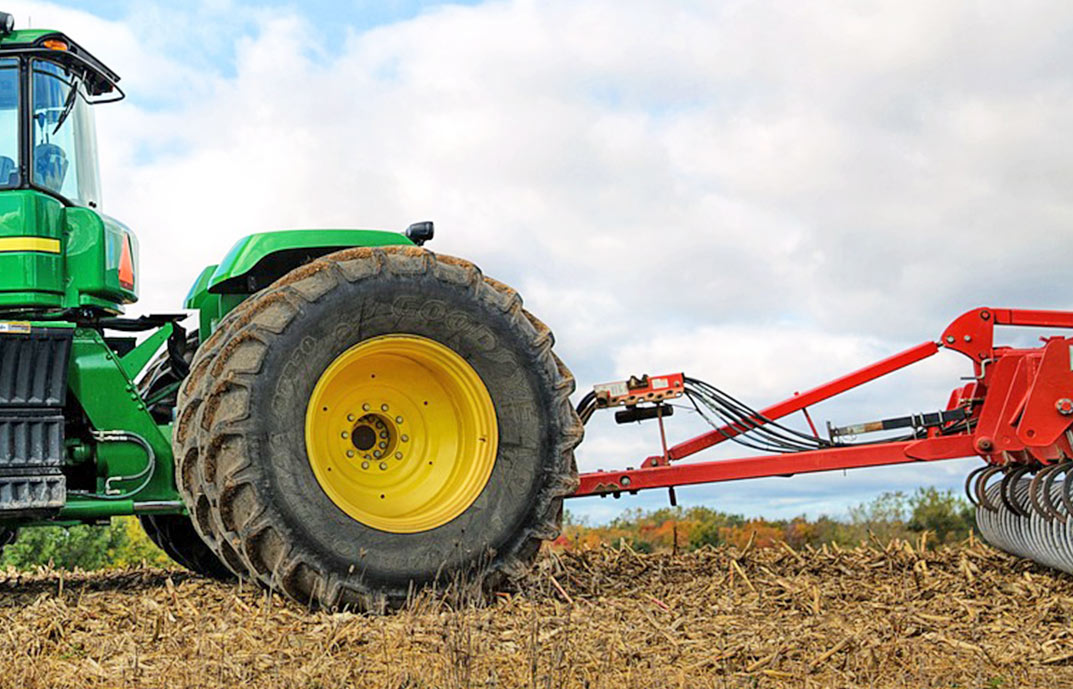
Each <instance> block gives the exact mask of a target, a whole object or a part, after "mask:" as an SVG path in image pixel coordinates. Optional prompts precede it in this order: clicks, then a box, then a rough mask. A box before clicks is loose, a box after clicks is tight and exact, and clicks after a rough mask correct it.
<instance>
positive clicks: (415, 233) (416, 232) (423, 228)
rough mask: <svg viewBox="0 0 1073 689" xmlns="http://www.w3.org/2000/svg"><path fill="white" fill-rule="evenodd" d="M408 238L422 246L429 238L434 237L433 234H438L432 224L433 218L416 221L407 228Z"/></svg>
mask: <svg viewBox="0 0 1073 689" xmlns="http://www.w3.org/2000/svg"><path fill="white" fill-rule="evenodd" d="M404 234H405V235H406V237H407V238H409V240H410V241H411V242H413V243H414V244H416V245H418V246H421V245H422V244H424V243H425V242H427V241H428V240H430V239H432V236H433V235H434V234H436V231H435V229H434V228H433V226H432V221H431V220H425V221H424V222H415V223H414V224H412V225H410V226H409V227H407V228H406V232H405V233H404Z"/></svg>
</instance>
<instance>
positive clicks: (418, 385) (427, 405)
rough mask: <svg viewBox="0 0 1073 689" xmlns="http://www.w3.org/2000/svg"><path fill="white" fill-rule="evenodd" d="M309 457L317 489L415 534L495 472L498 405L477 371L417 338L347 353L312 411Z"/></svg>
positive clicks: (317, 393) (373, 343) (461, 503)
mask: <svg viewBox="0 0 1073 689" xmlns="http://www.w3.org/2000/svg"><path fill="white" fill-rule="evenodd" d="M305 437H306V453H307V455H308V456H309V464H310V466H311V467H312V468H313V474H314V475H315V476H316V478H317V481H318V482H319V483H320V486H321V488H323V489H324V492H325V493H326V494H327V495H328V497H329V498H331V500H332V502H334V503H335V504H336V505H338V506H339V508H340V509H341V510H343V511H344V512H346V513H347V514H348V515H350V516H351V517H353V518H354V519H356V520H357V521H359V522H361V523H363V524H365V525H367V526H371V527H373V528H374V529H380V530H381V531H388V532H392V533H416V532H418V531H427V530H429V529H434V528H436V527H437V526H442V525H443V524H446V523H447V522H449V521H451V520H452V519H454V518H455V517H457V516H458V515H460V514H462V513H463V512H465V511H466V509H468V508H469V506H470V505H472V504H473V501H474V500H476V499H477V496H479V495H480V494H481V491H482V490H484V486H485V484H487V483H488V478H489V477H490V476H491V475H492V467H493V466H494V465H495V459H496V452H497V449H498V442H499V428H498V426H497V423H496V415H495V407H494V406H493V405H492V398H491V396H490V395H489V394H488V389H487V388H486V387H485V386H484V382H483V381H481V378H480V376H478V375H477V372H476V371H474V370H473V367H472V366H470V365H469V363H467V362H466V360H465V359H463V358H462V357H461V356H459V355H458V354H456V353H455V352H454V351H453V350H452V349H450V348H449V347H446V346H444V345H442V344H440V343H439V342H436V341H434V340H430V339H428V338H425V337H419V336H416V335H383V336H380V337H374V338H372V339H370V340H366V341H365V342H362V343H360V344H358V345H355V346H354V347H351V348H350V349H348V350H347V351H345V352H343V353H342V354H340V355H339V357H337V358H336V359H335V361H333V362H332V363H331V364H330V365H329V366H328V368H327V369H326V370H325V371H324V373H323V374H322V375H321V377H320V379H319V380H318V381H317V385H316V387H314V388H313V395H312V396H311V397H310V400H309V406H308V408H307V409H306V426H305Z"/></svg>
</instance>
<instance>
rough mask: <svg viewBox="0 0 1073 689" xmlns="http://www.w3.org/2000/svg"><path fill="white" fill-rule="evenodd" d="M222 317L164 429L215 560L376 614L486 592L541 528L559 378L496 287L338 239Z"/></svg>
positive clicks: (538, 537)
mask: <svg viewBox="0 0 1073 689" xmlns="http://www.w3.org/2000/svg"><path fill="white" fill-rule="evenodd" d="M230 315H231V318H229V319H228V323H227V325H226V328H220V329H218V331H217V333H216V334H215V335H214V338H216V340H215V342H214V343H213V346H211V347H203V348H202V350H199V351H198V353H197V354H196V355H195V357H194V361H193V363H192V365H191V375H190V377H189V378H188V379H187V381H186V382H185V383H184V385H183V387H182V389H181V390H180V394H179V412H178V417H177V423H176V432H175V436H174V441H173V442H174V445H175V455H176V457H177V458H179V463H180V467H181V468H180V471H179V482H180V488H181V490H182V492H183V497H184V499H185V500H186V501H187V504H188V505H190V506H191V511H192V513H193V516H194V526H195V528H196V529H197V531H198V532H199V533H200V534H201V535H202V536H203V537H205V540H206V542H207V543H208V544H209V546H210V547H212V548H213V549H214V551H215V552H216V553H217V555H219V556H220V557H221V559H224V560H226V561H228V562H229V563H230V558H232V557H235V556H237V557H238V558H240V559H241V562H242V564H243V565H244V569H245V571H246V572H248V573H249V574H250V575H251V576H252V577H253V578H254V579H256V580H257V581H259V582H260V583H261V584H262V585H264V586H266V587H269V588H272V589H274V590H281V591H282V592H284V593H285V594H286V595H288V596H289V597H291V598H292V599H294V600H297V601H300V602H302V603H306V604H313V605H319V606H323V607H326V608H331V609H339V608H356V609H365V610H382V609H384V608H385V607H388V606H392V607H394V606H398V605H400V604H402V603H404V602H405V601H406V599H407V598H408V597H409V596H410V595H412V593H413V592H414V591H415V590H416V589H420V588H422V587H425V586H436V585H443V584H457V583H459V582H460V581H465V582H466V583H468V584H471V585H473V588H474V589H475V588H477V587H480V588H482V589H484V590H487V589H490V588H495V587H497V586H498V585H500V584H501V583H503V581H504V580H505V579H508V578H514V577H517V576H519V575H521V574H524V573H525V572H527V571H528V570H529V567H530V565H531V564H532V561H533V560H534V558H535V557H536V554H537V552H538V551H539V548H540V544H541V542H542V541H544V540H548V539H553V538H555V537H556V536H557V535H558V534H559V531H560V527H561V521H562V502H563V498H564V497H565V496H567V495H569V494H571V493H572V492H573V491H574V490H575V489H576V487H577V467H576V464H575V461H574V448H575V447H576V446H577V444H578V443H579V442H580V441H581V437H582V433H583V429H582V425H581V422H580V419H579V418H578V416H577V414H576V413H575V411H574V409H573V407H572V405H571V404H570V400H569V397H570V394H571V393H572V392H573V390H574V379H573V377H572V375H571V374H570V372H569V371H568V370H567V368H566V367H565V366H564V365H563V364H562V362H561V361H560V360H559V359H558V357H556V356H555V354H554V353H553V352H552V345H553V343H554V339H553V337H552V334H551V331H550V330H549V329H548V328H547V326H545V325H544V324H543V323H541V322H540V321H539V320H537V319H536V318H534V317H533V316H532V315H530V314H529V313H528V312H527V311H525V309H523V308H522V302H521V298H520V297H519V296H518V294H517V293H516V292H515V291H514V290H512V289H510V288H509V287H507V286H505V285H503V284H501V283H499V282H496V281H495V280H492V279H490V278H486V277H484V276H483V275H482V274H481V272H480V271H479V270H478V269H477V268H476V266H474V265H473V264H471V263H469V262H467V261H463V260H460V259H457V258H452V257H449V256H440V255H436V254H433V253H431V252H429V251H427V250H424V249H420V248H417V247H384V248H375V249H373V248H357V249H348V250H345V251H340V252H337V253H335V254H331V255H329V256H326V257H324V258H322V259H319V260H317V261H315V262H313V263H310V264H307V265H305V266H302V267H300V268H297V269H295V270H294V271H292V272H291V273H289V274H288V275H286V276H284V277H283V278H281V279H280V280H278V281H277V282H276V283H274V284H273V285H271V286H270V287H268V288H267V289H266V290H264V291H263V292H261V293H259V294H258V295H256V296H255V297H253V298H251V299H249V300H247V301H246V302H244V303H243V304H241V305H239V306H238V307H237V308H236V309H235V311H233V312H232V314H230ZM221 330H226V333H223V332H221ZM217 336H218V337H217ZM207 344H208V343H207ZM378 375H379V379H377V376H378ZM374 379H376V380H374ZM333 424H334V425H333ZM340 428H342V429H343V430H342V432H341V433H340V432H339V429H340ZM359 436H361V438H360V439H359ZM411 436H412V437H411ZM374 454H375V457H374V456H373V455H374ZM429 467H431V468H429ZM333 472H334V473H333ZM435 472H440V473H435ZM377 493H378V494H379V495H377Z"/></svg>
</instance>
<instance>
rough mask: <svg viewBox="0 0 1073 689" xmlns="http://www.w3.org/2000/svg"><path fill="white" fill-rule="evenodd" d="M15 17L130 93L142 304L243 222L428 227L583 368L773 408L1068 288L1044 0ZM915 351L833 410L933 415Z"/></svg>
mask: <svg viewBox="0 0 1073 689" xmlns="http://www.w3.org/2000/svg"><path fill="white" fill-rule="evenodd" d="M15 10H16V13H17V15H19V16H22V15H24V14H27V13H30V14H32V15H33V16H34V21H35V24H37V25H41V24H42V23H43V22H44V21H45V20H46V19H47V20H48V21H49V23H52V24H55V25H57V26H62V27H69V28H70V32H71V33H72V34H73V35H74V36H75V37H76V39H77V40H79V41H80V42H81V43H83V44H84V45H85V46H87V47H88V48H89V49H91V50H93V51H95V52H97V53H98V54H100V55H101V56H102V57H103V58H105V59H106V60H107V61H109V62H110V63H111V64H112V66H113V67H114V68H115V69H116V70H117V71H119V72H120V73H121V74H123V75H124V76H125V77H126V79H125V80H124V84H125V85H127V86H128V90H129V91H131V92H132V93H135V94H138V93H142V94H147V95H146V97H145V98H144V99H143V100H140V101H139V100H137V99H132V100H131V101H130V102H128V103H127V104H125V105H119V106H109V107H108V108H107V109H103V110H102V111H101V112H100V113H99V114H98V122H99V124H100V127H101V133H100V142H101V147H102V150H103V154H102V156H103V163H102V167H103V170H104V175H105V179H104V182H105V185H106V187H105V200H106V204H107V209H108V210H109V212H111V213H114V214H115V215H116V216H117V217H120V218H122V219H124V220H125V221H126V222H128V223H129V224H131V225H132V226H133V227H134V228H136V229H137V230H138V231H139V233H140V235H139V236H140V239H141V242H142V247H143V256H142V267H143V271H144V273H145V276H146V277H145V282H144V283H143V284H146V285H147V287H146V294H145V303H146V305H147V307H149V308H153V309H157V310H172V309H174V308H176V306H177V305H178V303H179V301H180V299H181V296H182V294H183V293H184V292H185V290H186V287H187V286H188V284H189V283H190V281H192V280H193V278H194V276H196V274H197V272H198V270H199V269H200V267H201V266H202V265H203V264H205V263H209V262H214V261H215V260H217V259H218V258H219V257H220V256H222V254H223V253H224V251H225V250H226V249H227V247H228V246H229V245H230V244H231V243H232V242H233V241H234V240H235V239H237V238H238V237H239V236H241V235H242V234H246V233H248V232H252V231H259V230H265V229H276V228H284V227H295V226H297V227H303V226H304V227H325V226H378V227H389V228H402V227H404V226H405V225H406V224H407V223H409V222H411V221H413V220H418V219H425V218H431V219H434V220H436V221H437V227H438V230H439V236H438V237H437V239H436V240H435V241H434V242H433V244H432V245H431V246H432V247H433V248H435V249H438V250H440V251H443V252H445V253H454V254H458V255H462V256H466V257H470V258H473V259H475V260H477V261H478V262H479V263H480V264H481V265H482V267H483V268H484V269H485V270H486V271H487V272H488V273H489V274H491V275H495V276H497V277H500V278H502V279H504V280H505V281H507V282H511V283H514V284H515V285H516V286H518V287H520V288H521V289H522V290H523V293H524V294H525V295H526V296H527V303H528V304H529V306H530V307H531V308H532V309H533V310H534V311H535V312H536V313H538V314H539V315H540V316H541V317H542V318H543V319H544V320H546V321H547V322H548V323H549V324H550V325H551V326H552V327H553V329H555V330H556V332H557V333H558V340H559V343H560V351H561V353H562V354H563V357H564V358H565V359H566V361H567V362H568V363H571V364H572V365H573V366H574V368H575V372H576V373H577V374H578V376H579V378H580V379H581V382H582V384H589V383H591V382H594V381H597V380H603V379H607V378H613V377H615V376H617V375H622V374H624V373H629V372H633V371H641V370H645V369H647V370H653V371H654V370H655V369H657V368H671V369H685V368H687V369H688V370H689V372H690V373H692V374H693V375H696V376H697V377H702V378H707V379H711V380H712V381H713V382H714V383H716V384H718V385H720V386H723V387H725V388H727V389H728V390H729V391H731V392H733V393H735V394H737V395H739V396H740V397H743V398H745V399H747V400H748V401H750V402H752V403H755V404H763V403H765V402H766V401H768V400H769V399H771V398H772V397H780V396H782V395H783V394H786V393H789V392H790V391H792V389H794V388H799V387H802V386H807V385H809V384H812V383H816V382H819V380H820V379H822V378H823V377H825V376H831V375H837V374H839V373H841V372H844V371H846V370H848V369H850V368H853V367H856V366H858V365H861V364H863V363H866V362H867V361H868V360H870V359H873V358H878V357H881V356H883V355H886V354H889V353H892V352H894V351H896V350H898V349H900V348H902V347H904V346H907V345H910V344H915V343H916V342H918V341H922V340H925V339H929V338H932V337H935V336H937V334H938V333H939V332H940V331H941V329H942V327H943V326H944V325H945V323H946V322H947V321H948V320H950V319H951V318H953V317H954V316H955V315H957V314H958V313H960V312H961V311H962V310H964V309H967V308H970V307H973V306H976V305H979V304H983V303H992V304H995V305H1025V306H1034V307H1055V308H1064V307H1069V306H1070V304H1071V302H1073V297H1071V293H1070V290H1069V288H1068V280H1067V278H1066V274H1067V267H1066V260H1065V257H1066V256H1068V255H1071V254H1073V233H1071V232H1069V226H1070V220H1071V219H1073V201H1071V200H1070V197H1069V194H1068V189H1069V188H1071V186H1073V163H1071V161H1073V136H1071V135H1070V133H1069V128H1068V126H1067V123H1068V121H1069V114H1070V112H1071V107H1073V100H1071V99H1073V95H1071V94H1073V76H1071V75H1070V73H1069V71H1068V69H1066V68H1065V66H1066V65H1068V64H1069V62H1070V59H1071V57H1073V54H1071V53H1073V49H1071V48H1070V46H1069V44H1068V41H1066V40H1064V37H1065V36H1066V35H1067V34H1068V32H1069V29H1070V28H1071V27H1073V6H1070V5H1068V4H1065V3H1046V2H1039V3H1030V5H1029V6H1025V5H1021V6H1019V7H1018V9H1017V11H1011V10H1010V8H1009V6H1008V5H1007V4H1003V3H977V2H951V3H929V2H904V3H895V4H889V3H860V2H826V3H813V4H800V3H799V4H794V5H786V4H784V3H777V2H759V3H675V4H673V5H672V4H668V3H652V2H637V1H626V2H622V1H618V2H611V1H610V0H592V1H589V2H568V1H566V0H545V1H542V2H536V1H535V0H512V1H503V2H493V3H487V4H484V5H480V6H476V7H444V8H439V9H435V10H431V11H427V12H425V13H423V14H421V15H420V16H418V17H417V18H415V19H413V20H410V21H405V22H399V23H396V24H390V25H386V26H381V27H379V28H376V29H374V30H370V31H367V32H364V33H359V32H351V33H350V35H349V37H348V38H347V40H346V41H345V42H344V43H342V44H338V45H325V44H323V43H322V42H321V41H320V39H319V35H318V31H317V30H316V27H313V26H311V25H310V23H309V22H308V21H307V20H306V19H303V18H302V17H301V16H300V15H298V14H296V13H295V12H286V11H276V12H274V13H272V14H269V13H267V12H263V11H253V10H248V9H244V8H242V7H241V6H237V5H231V4H229V3H203V4H200V5H196V6H194V7H193V8H192V9H186V10H176V9H169V8H167V7H166V6H164V5H161V4H159V3H158V4H139V5H138V9H137V11H135V12H134V13H133V14H132V15H131V16H130V17H128V18H127V19H126V20H125V21H123V22H109V21H104V20H100V19H96V18H93V17H90V16H89V15H86V14H84V13H82V12H76V11H73V10H66V9H60V8H56V7H53V6H47V5H41V4H37V3H23V4H19V5H18V7H16V8H15ZM53 20H54V21H53ZM193 37H197V38H196V40H194V38H193ZM180 39H181V40H180ZM188 39H190V40H193V41H194V43H195V45H194V46H193V47H191V46H190V45H187V46H185V47H184V46H183V42H184V41H187V40H188ZM197 41H201V42H203V43H204V55H209V56H214V58H213V59H207V58H205V57H204V56H202V57H200V58H199V57H198V56H197V55H198V53H197V45H196V44H197ZM227 55H233V56H234V64H233V65H228V66H227V67H225V68H221V67H220V66H219V64H220V63H219V59H220V56H227ZM676 362H677V363H676ZM932 366H933V368H928V369H926V370H925V371H924V372H922V373H920V374H919V375H916V376H910V377H909V378H907V379H905V380H906V381H907V382H903V383H900V384H899V383H890V384H885V385H887V387H885V388H884V387H879V388H877V390H878V392H875V393H867V394H865V393H863V392H862V394H864V395H865V396H864V397H862V399H863V400H864V402H862V403H860V404H855V405H846V406H842V407H837V406H834V407H831V413H832V414H838V415H840V416H842V415H845V416H849V417H850V418H849V419H847V420H853V419H855V418H857V417H858V416H859V415H861V414H863V413H864V412H865V411H867V412H868V413H883V410H884V409H887V410H890V412H889V413H891V414H901V413H905V412H910V411H923V410H925V409H934V408H937V407H940V406H942V405H943V404H944V403H945V390H946V389H948V388H950V387H953V386H954V385H956V384H957V382H958V381H957V380H956V379H954V377H953V376H951V373H952V372H954V371H958V370H961V369H959V368H958V366H960V362H954V363H953V364H951V363H949V361H946V362H944V363H939V364H934V365H932ZM600 432H601V433H604V432H606V433H613V432H614V431H612V430H611V429H609V428H603V427H601V428H600ZM594 433H595V431H594ZM594 433H590V440H588V441H586V444H585V445H584V446H583V448H582V455H583V456H587V453H589V452H590V451H591V452H593V453H594V455H593V456H594V457H596V459H593V460H592V461H593V462H599V463H601V464H602V463H604V462H605V460H606V461H610V458H611V455H612V454H614V453H615V452H621V451H624V450H625V448H623V447H618V448H615V447H613V445H614V441H603V442H604V443H609V444H605V445H601V444H600V442H601V441H599V440H597V439H596V438H594V437H593V435H594ZM622 437H623V438H629V437H632V436H629V435H628V434H627V435H624V436H622ZM637 442H638V443H640V442H643V441H642V440H641V438H640V437H638V439H637ZM636 454H637V455H640V454H643V453H636ZM622 461H623V462H627V461H632V458H623V460H622ZM936 471H939V470H936ZM873 474H874V475H877V476H883V477H884V480H889V481H890V482H891V485H892V487H904V486H906V485H911V484H914V483H916V482H919V481H920V480H922V479H921V474H919V473H918V472H912V471H906V472H903V473H898V472H897V471H896V470H894V469H892V470H889V472H888V471H886V470H884V471H881V472H873ZM853 476H857V474H851V477H853ZM926 476H935V477H936V479H935V480H939V481H946V482H949V477H948V476H946V475H945V474H942V473H935V474H931V475H926ZM802 481H803V483H801V484H800V485H801V486H806V487H809V489H810V490H813V491H819V490H820V489H821V488H822V487H823V485H824V484H823V480H822V479H818V478H813V479H802ZM742 485H744V484H735V486H734V487H733V488H734V489H735V490H741V488H740V487H741V486H742ZM750 485H752V484H750ZM788 485H790V484H788V483H784V482H774V483H773V482H760V483H757V484H755V487H750V488H749V489H748V493H746V494H747V495H752V496H759V497H755V498H754V503H753V504H764V501H765V500H767V498H764V497H763V496H765V495H767V496H774V495H782V494H785V493H786V491H787V490H789V489H787V488H786V486H788ZM768 486H775V487H774V488H768ZM718 490H723V489H722V488H720V489H718ZM817 495H819V493H817ZM824 499H826V498H824ZM743 509H744V508H743Z"/></svg>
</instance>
